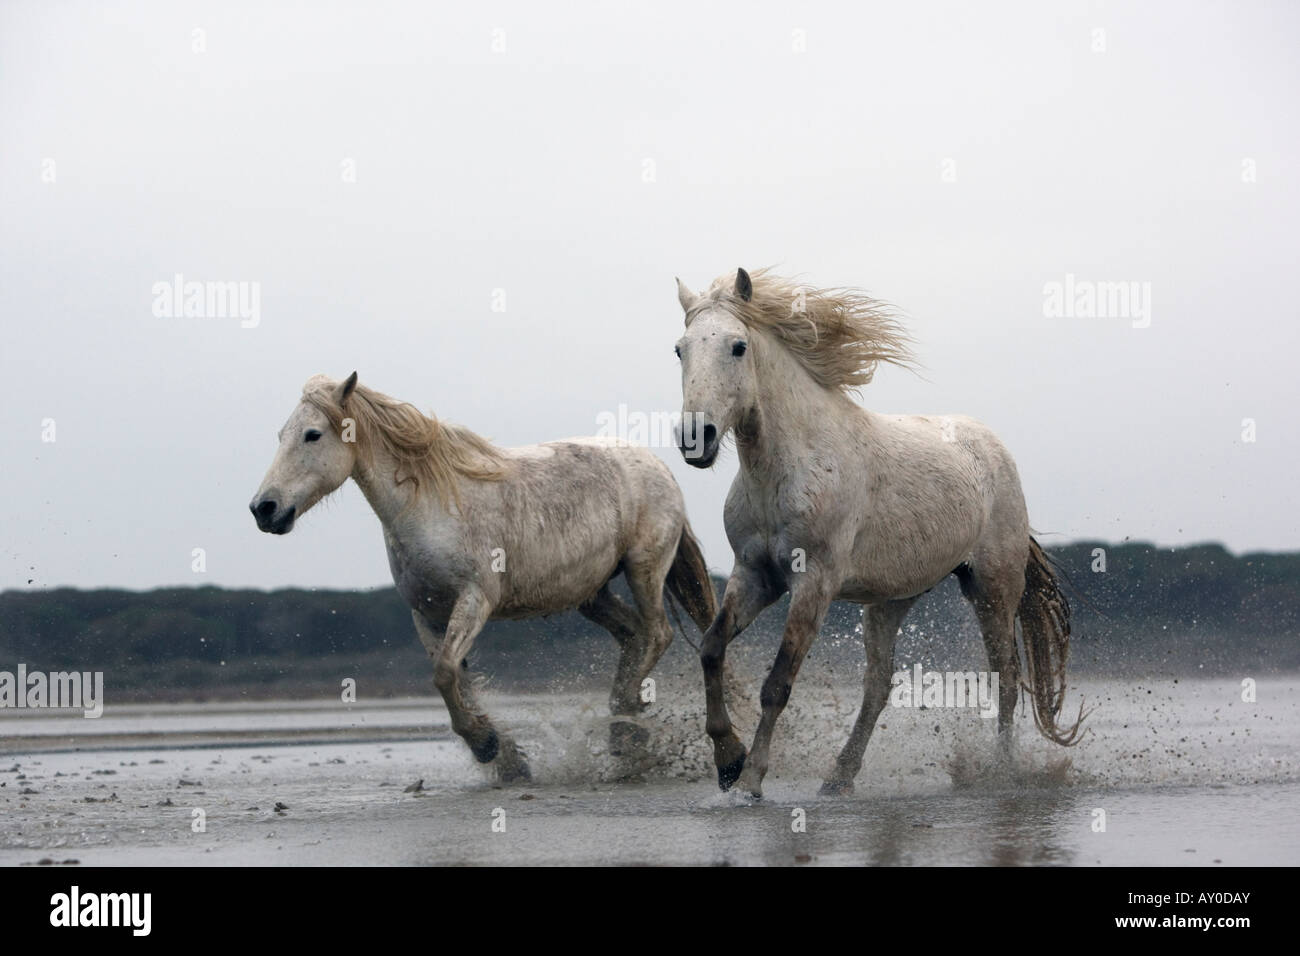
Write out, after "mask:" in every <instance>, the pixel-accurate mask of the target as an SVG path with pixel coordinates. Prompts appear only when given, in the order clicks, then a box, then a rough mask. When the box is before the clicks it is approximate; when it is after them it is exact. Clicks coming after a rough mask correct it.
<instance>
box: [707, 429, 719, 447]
mask: <svg viewBox="0 0 1300 956" xmlns="http://www.w3.org/2000/svg"><path fill="white" fill-rule="evenodd" d="M717 437H718V430H717V429H716V428H714V427H713V426H712V425H705V426H704V446H705V447H706V448H707V447H708V446H709V445H712V444H713V440H714V439H715V438H717Z"/></svg>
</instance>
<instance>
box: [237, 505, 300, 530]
mask: <svg viewBox="0 0 1300 956" xmlns="http://www.w3.org/2000/svg"><path fill="white" fill-rule="evenodd" d="M248 510H249V511H251V512H253V520H255V521H256V522H257V527H258V530H260V531H265V532H268V533H269V534H288V533H289V532H290V531H292V530H293V519H294V517H295V516H296V514H297V512H298V508H297V506H296V505H294V506H291V507H289V508H285V509H284V510H283V511H282V510H280V505H279V503H278V502H277V501H275V500H274V499H272V498H263V499H262V500H261V501H254V502H253V503H252V504H250V505H249V506H248Z"/></svg>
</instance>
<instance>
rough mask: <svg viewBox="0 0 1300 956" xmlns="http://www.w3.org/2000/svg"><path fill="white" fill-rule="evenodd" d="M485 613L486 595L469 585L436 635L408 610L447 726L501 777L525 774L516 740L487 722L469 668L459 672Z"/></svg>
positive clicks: (488, 611)
mask: <svg viewBox="0 0 1300 956" xmlns="http://www.w3.org/2000/svg"><path fill="white" fill-rule="evenodd" d="M490 614H491V607H490V606H489V605H488V602H487V600H486V599H485V598H484V597H483V596H482V595H481V594H479V593H478V592H477V591H476V590H473V591H466V592H465V593H463V594H462V595H461V596H460V598H459V599H457V601H456V606H455V608H454V609H453V610H452V613H451V618H450V620H448V622H447V630H446V632H445V633H443V634H442V635H441V636H439V634H438V633H437V631H435V630H434V629H433V628H432V627H430V626H429V624H428V622H426V621H425V620H424V618H423V617H421V616H420V614H419V612H416V611H413V612H412V614H411V616H412V618H413V619H414V620H415V629H416V631H417V633H419V635H420V641H421V643H423V644H424V646H425V649H426V650H427V651H428V652H429V657H430V658H431V659H432V660H433V683H434V686H435V687H437V688H438V692H439V693H440V694H442V699H443V702H444V703H446V705H447V713H448V715H449V716H450V717H451V728H452V730H454V731H456V733H457V734H459V735H460V737H461V738H462V739H463V740H464V741H465V743H467V744H469V749H470V752H471V753H473V754H474V759H475V760H477V761H478V762H479V763H493V766H494V767H495V768H496V772H497V777H498V778H499V779H500V780H501V782H502V783H512V782H514V781H517V780H531V779H532V774H531V773H530V772H529V769H528V763H527V761H525V760H524V757H523V754H522V753H520V751H519V748H518V746H516V744H515V742H514V740H512V739H511V738H510V737H508V736H507V735H505V734H503V733H498V732H497V729H496V728H495V727H493V726H492V722H491V721H490V720H489V719H488V716H487V714H485V713H483V712H482V711H481V709H480V708H479V705H478V701H477V700H476V699H475V694H474V688H473V686H472V684H471V683H470V679H469V674H468V673H463V672H462V671H463V667H464V663H465V656H466V655H467V654H468V653H469V649H470V647H471V646H472V645H473V643H474V638H475V637H477V636H478V633H479V631H481V630H482V629H483V625H484V624H485V623H486V622H487V619H488V616H489V615H490Z"/></svg>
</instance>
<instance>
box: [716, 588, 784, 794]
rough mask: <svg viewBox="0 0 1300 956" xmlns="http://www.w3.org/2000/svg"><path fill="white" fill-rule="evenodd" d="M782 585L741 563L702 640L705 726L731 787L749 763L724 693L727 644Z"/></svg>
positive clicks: (723, 780)
mask: <svg viewBox="0 0 1300 956" xmlns="http://www.w3.org/2000/svg"><path fill="white" fill-rule="evenodd" d="M781 593H782V592H781V589H779V588H777V587H774V586H773V585H772V583H771V582H770V581H769V580H768V579H767V578H766V577H765V576H764V575H763V574H761V573H760V572H758V571H755V570H754V569H752V568H747V567H742V566H741V565H737V566H736V568H735V570H733V571H732V572H731V579H730V580H729V581H727V590H726V593H725V594H724V595H723V597H722V608H721V610H719V611H718V616H717V618H716V619H715V620H714V622H713V624H712V625H710V627H709V629H708V631H706V632H705V634H704V640H703V642H702V643H701V644H700V665H701V666H702V667H703V668H704V700H705V706H706V708H707V716H706V718H705V724H704V725H705V729H707V730H708V732H709V736H710V737H711V738H713V763H714V765H715V766H716V767H717V768H718V786H719V787H721V788H722V789H723V790H729V789H731V785H732V784H733V783H735V782H736V778H738V777H739V776H740V772H741V770H742V769H744V766H745V745H744V744H742V743H741V742H740V738H739V737H737V736H736V731H735V729H734V728H733V727H732V726H731V715H730V714H729V713H727V703H726V700H725V699H724V697H723V668H724V666H725V663H726V655H727V645H728V644H730V643H731V641H732V639H733V638H735V636H736V635H737V634H739V633H740V632H741V631H743V630H744V629H745V628H746V627H748V626H749V625H750V623H751V622H752V621H753V620H754V618H756V617H757V616H758V613H759V612H760V611H762V610H763V608H765V607H767V606H768V605H769V604H771V603H772V602H773V601H775V600H776V599H777V598H778V597H780V596H781Z"/></svg>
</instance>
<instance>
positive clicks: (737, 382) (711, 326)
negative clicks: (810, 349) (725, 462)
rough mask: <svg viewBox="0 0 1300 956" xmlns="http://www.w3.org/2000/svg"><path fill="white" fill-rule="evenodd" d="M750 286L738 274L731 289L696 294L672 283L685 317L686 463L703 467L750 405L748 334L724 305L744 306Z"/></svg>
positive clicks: (680, 346)
mask: <svg viewBox="0 0 1300 956" xmlns="http://www.w3.org/2000/svg"><path fill="white" fill-rule="evenodd" d="M752 294H753V284H752V283H751V281H750V278H749V273H747V272H746V271H745V270H744V269H738V270H737V271H736V282H735V286H734V288H732V289H726V288H720V287H718V286H717V285H716V284H715V286H714V287H713V288H712V289H710V290H709V291H708V292H707V293H705V294H704V295H696V294H695V293H694V292H692V291H691V290H690V289H688V288H686V286H685V285H683V284H682V281H681V280H680V279H678V280H677V299H678V301H679V302H681V304H682V309H683V310H684V311H685V312H686V333H685V334H684V335H683V336H682V337H681V338H680V339H678V341H677V356H678V358H680V359H681V360H682V424H681V430H680V432H679V434H678V446H679V447H680V448H681V452H682V456H683V457H684V458H685V459H686V461H687V462H688V463H690V464H692V465H694V466H695V467H696V468H708V467H709V466H710V465H712V464H713V462H714V461H715V460H716V459H717V457H718V449H719V448H721V447H722V440H723V439H724V438H725V437H726V435H727V432H729V431H730V430H731V429H733V428H735V427H736V426H737V425H738V424H740V422H741V420H742V418H743V416H744V415H745V413H746V412H747V411H748V410H749V409H750V408H752V407H753V406H754V402H755V400H756V397H757V390H758V382H757V379H756V378H755V374H754V363H753V358H752V356H751V354H750V333H749V328H748V326H746V325H745V323H744V322H742V321H741V320H740V319H739V318H738V317H737V316H736V313H735V310H734V309H731V308H729V307H728V301H729V300H730V301H735V300H736V299H739V300H740V301H742V302H748V301H749V298H750V296H751V295H752Z"/></svg>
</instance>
